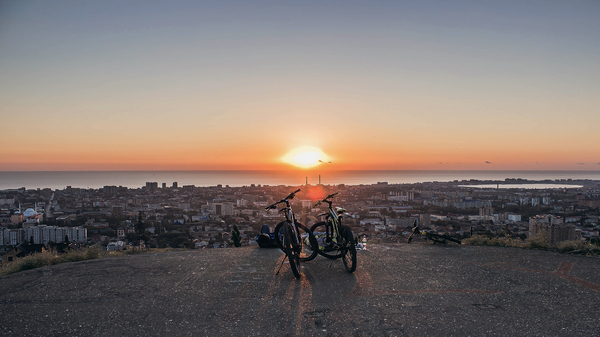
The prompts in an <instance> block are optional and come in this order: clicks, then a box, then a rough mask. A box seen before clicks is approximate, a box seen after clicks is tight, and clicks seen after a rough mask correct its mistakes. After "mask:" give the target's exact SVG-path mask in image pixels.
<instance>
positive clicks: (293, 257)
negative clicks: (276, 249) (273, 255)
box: [283, 223, 300, 278]
mask: <svg viewBox="0 0 600 337" xmlns="http://www.w3.org/2000/svg"><path fill="white" fill-rule="evenodd" d="M283 228H284V236H283V247H284V248H285V254H286V255H287V257H288V260H289V261H290V269H291V270H292V274H294V276H295V277H296V278H300V252H299V247H295V246H296V245H295V239H294V232H293V231H292V225H291V224H289V223H286V225H285V226H283Z"/></svg>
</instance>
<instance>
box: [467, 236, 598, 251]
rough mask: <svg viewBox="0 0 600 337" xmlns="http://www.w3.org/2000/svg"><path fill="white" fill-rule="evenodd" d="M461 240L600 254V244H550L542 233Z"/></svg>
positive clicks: (498, 245)
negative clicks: (526, 235) (514, 236)
mask: <svg viewBox="0 0 600 337" xmlns="http://www.w3.org/2000/svg"><path fill="white" fill-rule="evenodd" d="M462 242H463V244H467V245H474V246H497V247H516V248H525V249H543V250H549V251H553V252H559V253H568V254H582V255H587V256H600V246H597V245H592V244H589V243H583V242H581V241H563V242H559V243H558V244H555V245H551V244H550V243H549V242H548V239H547V238H546V237H545V236H544V235H536V236H534V237H530V238H527V239H525V240H521V239H520V238H512V237H488V236H484V235H474V236H473V237H470V238H468V239H464V240H462Z"/></svg>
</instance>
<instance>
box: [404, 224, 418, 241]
mask: <svg viewBox="0 0 600 337" xmlns="http://www.w3.org/2000/svg"><path fill="white" fill-rule="evenodd" d="M418 232H419V227H413V229H412V231H411V232H410V235H409V236H408V240H406V243H410V242H411V241H412V239H413V237H414V236H415V233H418Z"/></svg>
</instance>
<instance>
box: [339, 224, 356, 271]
mask: <svg viewBox="0 0 600 337" xmlns="http://www.w3.org/2000/svg"><path fill="white" fill-rule="evenodd" d="M343 237H344V241H345V242H344V244H345V247H344V248H343V254H342V261H343V262H344V267H345V268H346V271H347V272H349V273H353V272H354V271H355V270H356V265H357V259H356V243H355V242H354V234H352V230H351V229H350V227H348V226H344V228H343Z"/></svg>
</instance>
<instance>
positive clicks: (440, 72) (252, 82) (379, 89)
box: [0, 0, 600, 171]
mask: <svg viewBox="0 0 600 337" xmlns="http://www.w3.org/2000/svg"><path fill="white" fill-rule="evenodd" d="M598 17H600V2H599V1H597V0H589V1H578V0H573V1H552V0H544V1H508V0H505V1H464V0H458V1H298V2H294V1H261V0H256V1H225V0H222V1H125V0H122V1H64V0H55V1H28V0H23V1H0V120H1V123H0V124H1V125H2V128H1V130H0V144H1V145H0V171H53V170H57V171H61V170H215V169H216V170H237V169H246V170H249V169H267V170H268V169H286V168H288V167H290V165H289V164H286V163H284V162H283V160H284V159H283V158H286V155H287V156H289V154H290V152H293V151H295V150H297V149H298V148H306V147H311V148H315V149H318V150H319V151H321V152H319V153H322V154H323V156H324V157H323V158H324V160H323V161H324V162H323V163H319V164H320V165H321V167H320V169H323V170H327V169H335V170H358V169H371V170H379V169H381V170H405V169H409V170H474V169H475V170H487V169H489V170H600V132H599V129H600V57H599V55H600V20H598Z"/></svg>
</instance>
